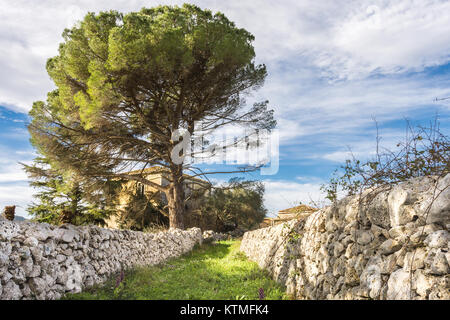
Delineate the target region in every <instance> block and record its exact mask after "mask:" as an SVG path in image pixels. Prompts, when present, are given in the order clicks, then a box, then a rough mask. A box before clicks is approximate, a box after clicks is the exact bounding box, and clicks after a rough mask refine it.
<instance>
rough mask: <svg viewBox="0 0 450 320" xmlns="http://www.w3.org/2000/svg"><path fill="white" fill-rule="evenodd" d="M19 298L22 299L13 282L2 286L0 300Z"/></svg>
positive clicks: (18, 288)
mask: <svg viewBox="0 0 450 320" xmlns="http://www.w3.org/2000/svg"><path fill="white" fill-rule="evenodd" d="M20 298H22V292H21V291H20V287H19V286H18V285H17V284H15V283H14V282H13V281H8V282H7V283H6V284H5V285H4V286H3V292H2V296H1V300H19V299H20Z"/></svg>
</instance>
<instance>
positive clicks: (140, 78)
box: [29, 4, 275, 228]
mask: <svg viewBox="0 0 450 320" xmlns="http://www.w3.org/2000/svg"><path fill="white" fill-rule="evenodd" d="M63 38H64V41H63V42H62V43H61V44H60V46H59V54H58V55H57V56H55V57H53V58H51V59H49V60H48V62H47V71H48V74H49V75H50V77H51V78H52V80H53V81H54V83H55V85H56V87H57V89H56V90H54V91H52V92H50V93H49V94H48V98H47V101H46V102H43V101H38V102H35V103H34V104H33V108H32V110H31V112H30V115H31V117H32V122H31V124H30V126H29V130H30V133H31V136H32V141H33V144H34V145H35V146H36V147H37V148H38V151H39V152H40V153H41V154H43V155H44V156H45V157H47V158H48V159H49V161H50V162H51V163H52V165H54V166H56V167H58V168H59V169H70V170H73V171H74V172H76V173H77V175H78V176H80V177H85V178H86V179H91V180H92V179H97V180H98V181H99V182H100V183H101V182H102V181H103V182H104V181H107V180H109V179H128V180H135V181H139V182H141V183H143V184H146V185H150V186H152V187H154V188H156V189H157V190H160V191H162V192H165V193H166V195H167V198H168V201H169V215H170V224H171V227H178V228H183V227H184V224H183V213H184V211H183V208H184V204H183V201H184V195H183V188H182V182H183V179H184V176H183V171H185V170H189V169H192V165H191V164H186V163H182V164H177V163H174V161H172V159H171V152H172V149H173V148H174V146H175V145H176V144H177V141H173V140H172V134H173V133H174V132H175V131H176V130H179V129H184V130H187V131H188V132H189V133H190V134H191V135H192V134H193V133H194V131H195V130H196V129H195V123H196V122H199V121H201V122H202V126H203V130H215V129H218V128H221V127H223V126H225V125H229V124H231V123H233V124H242V125H245V126H251V127H254V128H267V129H271V128H273V127H274V126H275V120H274V118H273V111H272V110H269V109H268V102H267V101H263V102H260V103H255V104H254V105H253V107H247V104H246V102H245V96H246V95H247V94H249V93H250V92H251V91H253V90H255V89H258V88H259V87H260V86H261V85H262V84H263V82H264V79H265V77H266V75H267V72H266V67H265V66H264V65H257V64H255V61H254V60H255V52H254V48H253V46H252V41H253V40H254V37H253V35H251V34H250V33H249V32H248V31H246V30H244V29H241V28H237V27H236V26H235V24H234V23H233V22H231V21H229V20H228V19H227V18H226V17H225V16H224V15H223V14H221V13H216V14H212V13H211V12H210V11H209V10H202V9H200V8H198V7H196V6H193V5H187V4H185V5H183V6H182V7H170V6H159V7H155V8H143V9H142V10H141V11H139V12H131V13H128V14H125V15H124V14H122V13H119V12H116V11H109V12H101V13H99V14H95V13H89V14H87V15H86V16H85V18H84V19H83V20H82V21H81V22H79V23H78V24H77V25H75V26H74V27H73V28H71V29H66V30H65V31H64V33H63ZM155 165H157V166H160V167H161V168H162V170H166V171H168V172H170V183H169V184H168V185H167V186H161V185H158V184H156V183H154V182H153V181H150V180H147V179H145V178H144V177H143V176H139V175H128V174H127V172H128V171H130V170H131V169H136V168H145V167H148V166H155Z"/></svg>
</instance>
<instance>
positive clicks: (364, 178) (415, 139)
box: [322, 118, 450, 202]
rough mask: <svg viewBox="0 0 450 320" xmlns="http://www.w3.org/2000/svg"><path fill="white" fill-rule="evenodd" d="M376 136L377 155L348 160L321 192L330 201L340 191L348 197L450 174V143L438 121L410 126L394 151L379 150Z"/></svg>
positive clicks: (333, 199)
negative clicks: (366, 191) (426, 177)
mask: <svg viewBox="0 0 450 320" xmlns="http://www.w3.org/2000/svg"><path fill="white" fill-rule="evenodd" d="M379 140H380V137H378V136H377V150H376V155H375V156H374V157H373V158H372V159H369V160H366V161H362V160H360V159H356V158H354V157H353V159H351V160H346V162H345V165H343V166H341V169H342V170H341V171H338V170H336V171H335V172H334V175H333V177H332V178H331V179H330V182H329V184H328V185H323V186H322V190H323V191H325V192H326V193H327V199H329V200H330V201H332V202H335V201H336V200H337V196H338V193H339V192H341V191H342V192H344V194H345V195H354V194H357V193H361V192H362V190H364V189H367V188H372V190H377V189H379V188H384V187H389V186H391V185H393V184H396V183H400V182H403V181H406V180H408V179H410V178H413V177H421V176H444V175H446V174H447V173H449V172H450V140H449V137H448V136H447V135H445V134H444V133H443V132H441V131H440V128H439V122H438V120H437V118H436V119H435V120H434V122H432V123H431V124H430V126H429V127H421V126H418V127H412V126H410V124H409V123H407V134H406V137H405V140H404V141H400V142H399V143H398V144H397V145H396V147H397V149H395V150H389V149H384V151H381V150H380V149H379V147H380V146H379Z"/></svg>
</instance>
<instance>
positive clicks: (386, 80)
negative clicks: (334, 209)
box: [0, 0, 450, 216]
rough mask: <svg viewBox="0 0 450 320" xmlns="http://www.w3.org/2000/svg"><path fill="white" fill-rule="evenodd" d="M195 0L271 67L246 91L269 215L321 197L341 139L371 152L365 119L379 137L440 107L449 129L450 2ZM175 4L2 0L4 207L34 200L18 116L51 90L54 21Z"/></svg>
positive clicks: (343, 149) (343, 152)
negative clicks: (273, 146)
mask: <svg viewBox="0 0 450 320" xmlns="http://www.w3.org/2000/svg"><path fill="white" fill-rule="evenodd" d="M192 2H193V3H195V4H197V5H199V6H200V7H202V8H208V9H211V10H212V11H221V12H223V13H224V14H225V15H226V16H227V17H228V18H229V19H231V20H233V21H234V22H235V23H236V24H237V25H238V26H239V27H243V28H245V29H247V30H248V31H250V32H251V33H253V34H254V35H255V37H256V40H255V42H254V46H255V50H256V56H257V62H259V63H265V64H266V65H267V68H268V73H269V75H268V77H267V80H266V83H265V85H264V87H263V88H261V89H260V90H259V91H258V92H257V93H256V94H255V95H254V97H252V98H251V99H254V100H264V99H268V100H269V101H270V105H271V106H272V107H273V108H274V109H275V116H276V118H277V120H278V129H279V130H280V170H279V173H278V174H276V175H274V176H258V175H256V174H253V175H252V176H250V177H251V178H254V179H261V180H263V181H264V183H265V185H266V202H265V203H266V206H267V207H268V209H269V212H270V213H275V212H276V211H277V210H279V209H283V208H285V207H288V206H290V205H294V204H296V203H298V202H299V201H306V202H307V201H308V200H309V198H312V199H313V200H318V199H320V197H321V194H320V191H319V188H320V185H321V184H322V183H324V182H325V181H326V179H327V178H328V177H329V176H330V174H331V173H332V172H333V170H334V169H335V168H337V167H338V166H339V165H340V164H341V163H342V162H343V161H344V160H345V159H346V158H347V157H348V150H349V149H351V150H352V151H353V153H354V154H355V155H357V156H359V157H367V156H368V155H370V154H371V153H372V152H373V150H374V146H375V126H374V123H373V120H372V118H373V117H375V118H376V119H377V121H378V124H379V127H380V133H381V136H382V145H383V146H386V147H392V146H394V145H395V143H396V142H397V140H399V139H401V137H402V136H403V134H404V128H405V118H406V119H409V120H410V121H411V122H412V123H414V124H426V123H427V122H429V121H430V120H432V119H433V117H434V116H435V114H438V115H439V118H440V122H441V128H442V129H443V131H445V132H447V133H448V131H449V130H450V121H449V117H450V100H442V101H437V102H436V101H433V100H434V99H435V98H436V97H437V98H443V97H449V96H450V24H449V23H448V21H450V2H449V1H427V0H421V1H409V0H397V1H348V0H345V1H344V0H342V1H317V0H315V1H312V0H311V1H299V0H295V1H294V0H292V1H291V0H283V1H278V2H274V1H254V0H251V1H249V0H239V1H237V0H231V1H192ZM181 3H182V1H140V0H131V1H119V0H116V1H114V0H109V1H106V0H94V1H92V0H91V1H84V0H81V1H72V0H67V1H64V2H60V1H53V0H52V1H51V0H42V1H20V0H19V1H14V2H10V1H6V0H0V6H1V7H2V11H1V12H0V128H1V129H0V153H1V155H2V156H1V157H0V165H1V166H0V207H3V206H4V205H8V204H17V205H19V206H20V207H19V208H18V214H20V215H23V216H26V213H25V208H26V206H27V204H28V203H30V201H32V193H33V190H32V189H31V188H29V187H28V183H27V180H26V176H25V175H24V173H23V172H22V170H21V168H20V165H19V164H18V162H19V161H20V162H30V161H31V160H32V158H33V149H32V147H31V146H30V144H29V141H28V139H29V136H28V133H27V131H26V128H25V125H26V121H27V116H26V114H27V112H28V111H29V109H30V108H31V104H32V102H33V101H36V100H42V99H45V96H46V93H47V92H48V91H49V90H51V89H52V88H53V85H52V83H51V81H50V79H49V78H48V76H47V74H46V71H45V61H46V59H47V58H48V57H51V56H53V55H55V54H56V52H57V47H58V43H59V42H60V41H61V32H62V30H63V29H64V28H65V27H69V26H72V25H73V24H74V23H75V22H76V21H77V20H79V19H81V18H82V17H83V15H84V14H85V13H86V12H88V11H96V12H97V11H100V10H109V9H116V10H120V11H135V10H139V9H140V8H141V7H143V6H153V5H157V4H181ZM214 178H215V179H216V180H217V181H223V180H226V179H227V178H228V177H227V176H223V175H222V176H217V177H214Z"/></svg>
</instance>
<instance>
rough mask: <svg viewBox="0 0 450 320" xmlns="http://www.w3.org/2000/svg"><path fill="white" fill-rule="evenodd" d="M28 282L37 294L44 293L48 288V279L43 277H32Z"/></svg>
mask: <svg viewBox="0 0 450 320" xmlns="http://www.w3.org/2000/svg"><path fill="white" fill-rule="evenodd" d="M28 284H29V286H30V289H31V291H32V292H33V293H34V294H36V295H39V294H41V293H44V292H46V291H47V289H48V286H47V283H46V281H45V280H44V279H42V278H31V280H30V281H29V283H28Z"/></svg>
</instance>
